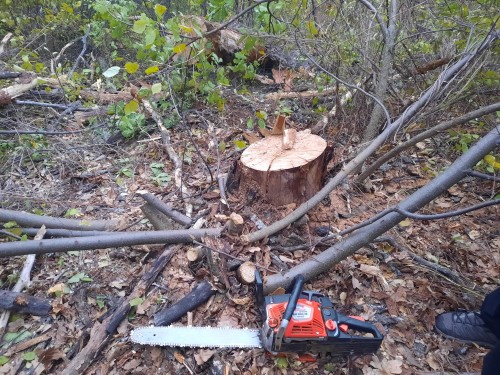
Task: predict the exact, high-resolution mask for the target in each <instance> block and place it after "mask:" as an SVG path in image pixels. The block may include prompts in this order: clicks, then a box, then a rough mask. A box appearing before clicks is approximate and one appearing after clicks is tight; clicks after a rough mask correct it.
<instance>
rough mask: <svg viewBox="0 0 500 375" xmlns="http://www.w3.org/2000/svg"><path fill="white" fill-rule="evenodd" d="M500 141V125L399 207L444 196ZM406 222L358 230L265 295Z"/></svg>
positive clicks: (274, 282)
mask: <svg viewBox="0 0 500 375" xmlns="http://www.w3.org/2000/svg"><path fill="white" fill-rule="evenodd" d="M499 141H500V125H497V126H496V127H495V128H494V129H493V130H491V131H490V132H489V133H488V134H487V135H486V136H484V137H483V138H481V139H480V140H479V142H477V144H476V145H474V146H473V147H471V148H470V149H469V151H468V152H467V153H465V154H463V155H462V156H461V157H460V158H458V159H457V160H456V161H455V162H454V163H453V164H452V165H451V166H450V167H448V169H447V170H446V171H445V172H443V173H442V174H440V175H439V176H438V177H436V178H435V179H434V180H432V181H431V182H429V183H428V184H427V185H425V186H423V187H422V188H420V189H419V190H417V191H416V192H415V193H413V194H412V195H410V196H409V197H408V198H406V199H405V200H403V201H402V202H400V203H399V204H398V207H399V208H401V209H404V210H406V211H409V212H415V211H417V210H418V209H420V208H422V207H424V206H425V205H426V204H427V203H429V202H430V201H432V200H433V199H435V198H436V197H438V196H439V195H441V194H442V193H444V192H445V191H446V190H448V189H449V188H450V187H452V186H453V185H455V184H456V183H458V182H459V181H460V180H461V179H462V178H464V177H466V176H467V175H468V170H469V169H471V168H472V167H474V166H475V165H476V164H477V163H478V162H479V161H480V160H481V159H482V158H483V157H484V155H486V154H488V153H489V152H490V151H492V150H493V149H494V148H495V146H496V144H497V143H498V142H499ZM404 219H405V216H404V215H402V214H399V213H397V212H393V213H389V214H387V215H385V216H383V217H381V218H380V219H379V220H377V221H375V222H374V223H372V224H369V225H367V226H365V227H362V228H361V229H359V230H357V231H355V232H354V233H353V234H352V235H350V236H349V237H347V238H346V239H344V240H342V241H341V242H339V243H337V244H335V245H334V246H332V247H330V248H328V249H326V250H325V251H323V252H322V253H320V254H318V255H314V256H313V257H311V258H310V259H309V260H306V261H305V262H303V263H301V264H299V265H297V266H295V267H293V268H291V269H289V270H288V271H286V272H285V273H283V274H280V273H278V274H275V275H271V276H269V277H267V278H266V280H265V283H264V293H266V294H269V293H271V292H273V291H274V290H276V289H277V288H280V287H283V288H286V287H288V286H289V285H290V284H291V283H292V281H293V279H294V277H295V276H297V275H303V276H304V278H305V279H306V280H310V279H312V278H313V277H316V276H317V275H319V274H320V273H322V272H324V271H326V270H328V269H329V268H330V267H332V266H333V265H335V264H337V263H338V262H340V261H341V260H343V259H345V258H347V257H348V256H350V255H352V254H353V253H355V252H356V251H357V250H358V249H360V248H361V247H363V246H365V245H367V244H369V243H370V242H372V241H373V240H375V239H376V238H377V237H379V236H381V235H382V234H384V233H385V232H387V231H388V230H389V229H391V228H392V227H394V226H395V225H397V224H398V223H399V222H401V221H402V220H404Z"/></svg>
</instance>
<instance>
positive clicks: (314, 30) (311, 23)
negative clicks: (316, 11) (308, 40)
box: [307, 21, 319, 36]
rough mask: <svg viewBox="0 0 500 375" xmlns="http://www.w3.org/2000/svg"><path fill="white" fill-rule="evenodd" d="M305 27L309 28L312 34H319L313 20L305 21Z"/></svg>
mask: <svg viewBox="0 0 500 375" xmlns="http://www.w3.org/2000/svg"><path fill="white" fill-rule="evenodd" d="M307 29H308V30H309V33H310V34H311V35H312V36H316V35H318V34H319V32H318V29H317V28H316V26H315V25H314V22H313V21H309V22H308V23H307Z"/></svg>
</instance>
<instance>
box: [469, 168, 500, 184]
mask: <svg viewBox="0 0 500 375" xmlns="http://www.w3.org/2000/svg"><path fill="white" fill-rule="evenodd" d="M467 175H468V176H471V177H477V178H482V179H483V180H490V181H495V182H500V178H499V177H496V176H492V175H489V174H486V173H481V172H477V171H474V170H472V169H471V170H470V171H468V172H467Z"/></svg>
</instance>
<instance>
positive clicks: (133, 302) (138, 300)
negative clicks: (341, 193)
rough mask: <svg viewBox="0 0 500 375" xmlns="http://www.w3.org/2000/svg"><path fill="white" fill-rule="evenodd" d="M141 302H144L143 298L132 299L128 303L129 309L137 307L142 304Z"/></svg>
mask: <svg viewBox="0 0 500 375" xmlns="http://www.w3.org/2000/svg"><path fill="white" fill-rule="evenodd" d="M142 301H144V299H143V298H141V297H137V298H134V299H133V300H131V301H130V302H129V303H130V307H134V306H138V305H140V304H141V303H142Z"/></svg>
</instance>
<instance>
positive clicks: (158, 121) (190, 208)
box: [141, 99, 193, 216]
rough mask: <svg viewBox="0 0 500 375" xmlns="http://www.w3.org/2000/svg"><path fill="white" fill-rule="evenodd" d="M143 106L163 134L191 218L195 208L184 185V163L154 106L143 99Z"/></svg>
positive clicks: (176, 181)
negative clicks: (189, 200) (189, 201)
mask: <svg viewBox="0 0 500 375" xmlns="http://www.w3.org/2000/svg"><path fill="white" fill-rule="evenodd" d="M141 102H142V105H143V106H144V108H145V109H146V111H147V112H148V113H149V114H150V115H151V117H152V118H153V120H155V122H156V124H157V125H158V129H159V130H160V134H161V139H162V142H163V146H165V149H166V150H167V154H168V157H169V158H170V160H171V161H172V162H173V163H174V166H175V170H174V181H175V186H177V188H178V189H179V190H180V192H181V196H182V198H183V199H184V200H185V202H186V213H187V215H188V216H191V214H192V211H193V206H192V204H190V203H188V197H190V196H192V195H193V194H192V193H191V192H190V191H189V189H188V188H187V186H185V185H184V184H183V183H182V161H181V159H180V158H179V156H177V153H176V152H175V150H174V148H173V147H172V142H171V141H170V133H169V131H168V129H167V128H166V127H165V125H164V124H163V119H162V118H161V117H160V115H158V113H156V111H155V110H154V109H153V106H152V105H151V103H150V102H149V101H148V100H146V99H141Z"/></svg>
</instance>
